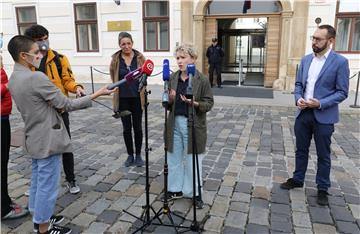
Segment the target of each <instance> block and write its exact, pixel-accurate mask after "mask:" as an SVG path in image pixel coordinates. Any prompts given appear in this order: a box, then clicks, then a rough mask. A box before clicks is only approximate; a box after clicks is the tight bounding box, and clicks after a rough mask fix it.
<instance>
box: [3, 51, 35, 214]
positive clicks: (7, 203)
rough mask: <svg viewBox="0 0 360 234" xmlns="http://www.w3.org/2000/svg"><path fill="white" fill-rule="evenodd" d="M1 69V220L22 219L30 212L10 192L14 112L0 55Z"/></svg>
mask: <svg viewBox="0 0 360 234" xmlns="http://www.w3.org/2000/svg"><path fill="white" fill-rule="evenodd" d="M0 69H1V74H0V77H1V83H0V84H1V91H0V93H1V108H0V114H1V219H2V220H4V219H15V218H20V217H23V216H25V215H27V214H28V213H29V211H28V210H27V209H25V208H23V207H21V206H20V205H18V204H16V203H14V202H13V201H12V200H11V198H10V196H9V192H8V162H9V152H10V141H11V129H10V120H9V117H10V114H11V110H12V100H11V95H10V92H9V89H8V82H9V80H8V77H7V75H6V72H5V70H4V68H3V62H2V56H1V55H0Z"/></svg>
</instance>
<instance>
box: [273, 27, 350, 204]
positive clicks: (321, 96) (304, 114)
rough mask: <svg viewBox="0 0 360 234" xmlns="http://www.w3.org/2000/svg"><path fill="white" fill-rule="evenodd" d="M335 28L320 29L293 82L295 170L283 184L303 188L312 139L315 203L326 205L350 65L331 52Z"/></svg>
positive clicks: (286, 187) (283, 187)
mask: <svg viewBox="0 0 360 234" xmlns="http://www.w3.org/2000/svg"><path fill="white" fill-rule="evenodd" d="M335 35H336V31H335V29H334V28H333V27H332V26H330V25H321V26H319V27H318V28H317V29H316V31H315V33H314V34H313V36H312V37H311V40H312V49H313V52H314V53H312V54H309V55H306V56H305V57H304V58H303V59H302V60H301V64H300V67H299V71H298V74H297V77H296V82H295V91H294V93H295V103H296V106H297V107H298V110H297V112H296V120H295V127H294V130H295V136H296V151H295V171H294V174H293V177H292V178H290V179H288V180H287V181H286V182H284V183H282V184H281V185H280V187H281V188H282V189H293V188H298V187H303V186H304V179H305V173H306V169H307V165H308V160H309V147H310V143H311V138H312V137H313V136H314V140H315V146H316V153H317V172H316V184H317V189H318V193H317V203H318V204H319V205H322V206H325V205H328V204H329V202H328V197H327V195H328V192H327V191H328V189H329V188H330V186H331V184H330V168H331V157H330V153H331V148H330V145H331V136H332V133H333V132H334V124H335V123H337V122H338V121H339V103H341V102H342V101H344V100H345V99H346V98H347V96H348V92H349V73H350V72H349V64H348V60H347V59H346V58H344V57H343V56H341V55H339V54H337V53H336V52H334V51H332V50H331V45H334V42H335Z"/></svg>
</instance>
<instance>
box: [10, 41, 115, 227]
mask: <svg viewBox="0 0 360 234" xmlns="http://www.w3.org/2000/svg"><path fill="white" fill-rule="evenodd" d="M8 51H9V53H10V54H11V56H12V58H13V60H14V62H15V65H14V71H13V73H12V74H11V78H10V81H9V90H10V92H11V94H12V97H13V100H14V101H15V103H16V107H17V108H18V110H19V112H20V113H21V116H22V118H23V120H24V136H26V137H25V141H24V149H25V150H26V152H27V153H28V154H29V155H30V157H31V159H32V172H31V173H32V177H31V178H32V179H31V187H30V198H29V210H30V211H32V212H33V223H34V224H36V225H37V227H38V232H39V233H45V232H47V231H48V232H49V233H50V232H54V233H55V232H57V233H69V232H70V231H71V229H70V228H66V227H60V226H57V225H50V223H49V220H50V217H51V216H52V215H53V214H54V211H55V203H56V198H57V194H58V186H59V180H60V165H61V162H60V161H61V155H62V154H63V153H64V152H71V142H70V136H69V134H68V132H67V129H66V126H65V124H64V121H63V119H62V117H61V115H60V114H59V113H58V112H57V111H56V109H63V110H65V111H73V110H78V109H83V108H87V107H89V106H91V103H92V102H91V100H93V99H96V98H97V97H99V96H102V95H109V94H111V93H112V92H114V91H111V90H108V89H107V87H102V88H101V89H99V90H97V91H96V92H95V93H93V94H91V95H88V96H84V97H81V98H77V99H70V98H68V97H66V96H65V95H64V94H63V93H62V92H61V91H60V89H59V88H57V87H56V86H55V85H54V84H53V83H52V82H51V81H50V80H49V79H48V77H47V76H46V75H45V74H44V73H42V72H39V71H32V70H31V69H33V68H34V67H39V65H40V61H41V59H42V54H41V53H40V50H39V46H38V44H36V43H35V41H34V40H32V39H31V38H29V37H26V36H22V35H18V36H15V37H13V38H12V39H11V40H10V41H9V44H8ZM49 103H51V105H49Z"/></svg>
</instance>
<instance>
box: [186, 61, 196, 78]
mask: <svg viewBox="0 0 360 234" xmlns="http://www.w3.org/2000/svg"><path fill="white" fill-rule="evenodd" d="M186 74H187V75H188V76H190V74H191V75H192V76H195V64H193V63H192V64H188V65H187V66H186Z"/></svg>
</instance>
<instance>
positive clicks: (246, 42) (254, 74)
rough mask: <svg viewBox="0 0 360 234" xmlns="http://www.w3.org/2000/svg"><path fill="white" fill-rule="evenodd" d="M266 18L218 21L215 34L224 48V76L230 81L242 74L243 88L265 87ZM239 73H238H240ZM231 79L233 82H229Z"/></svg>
mask: <svg viewBox="0 0 360 234" xmlns="http://www.w3.org/2000/svg"><path fill="white" fill-rule="evenodd" d="M266 25H267V18H237V19H219V20H218V34H219V38H220V43H221V45H222V46H223V48H224V51H225V57H224V59H223V66H222V67H223V70H222V72H223V73H228V75H225V77H228V78H229V79H230V80H231V78H232V77H233V76H232V75H231V74H234V75H235V76H234V77H235V80H236V79H237V76H236V74H238V73H239V72H242V74H243V75H242V78H243V79H242V84H243V85H254V86H263V85H264V70H265V69H264V64H265V58H266V42H265V38H266ZM240 70H241V71H240ZM232 80H234V79H232Z"/></svg>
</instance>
